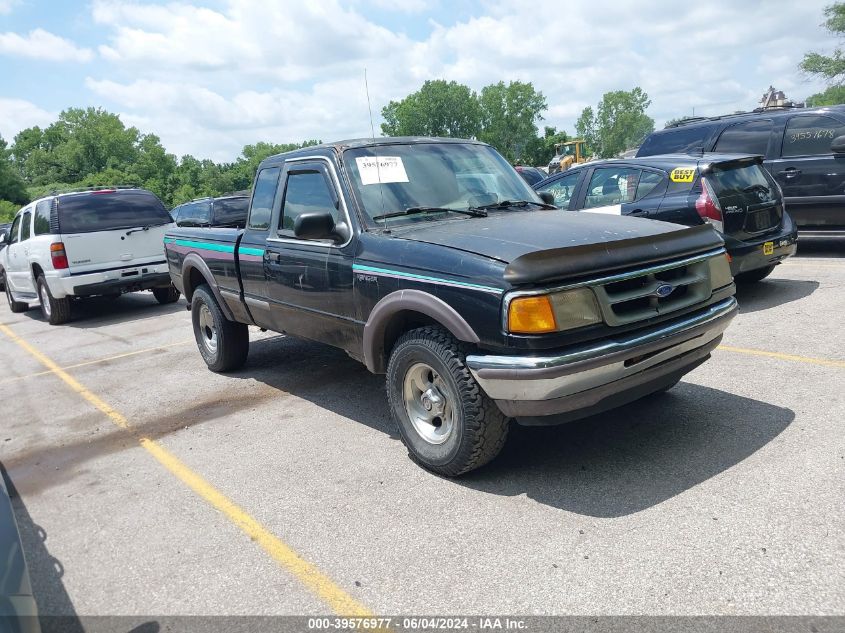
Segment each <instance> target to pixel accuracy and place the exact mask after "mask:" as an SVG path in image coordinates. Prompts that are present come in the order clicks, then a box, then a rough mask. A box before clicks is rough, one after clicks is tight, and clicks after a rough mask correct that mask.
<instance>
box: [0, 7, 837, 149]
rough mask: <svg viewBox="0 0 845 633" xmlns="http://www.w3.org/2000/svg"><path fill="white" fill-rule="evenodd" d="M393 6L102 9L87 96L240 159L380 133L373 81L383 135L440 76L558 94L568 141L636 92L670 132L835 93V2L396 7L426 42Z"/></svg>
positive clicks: (554, 101) (552, 118)
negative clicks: (395, 105) (611, 100)
mask: <svg viewBox="0 0 845 633" xmlns="http://www.w3.org/2000/svg"><path fill="white" fill-rule="evenodd" d="M0 1H2V0H0ZM386 1H387V0H348V1H347V2H346V3H345V4H341V3H340V1H339V0H324V1H322V2H319V3H316V2H315V3H304V2H303V3H272V2H270V3H268V2H266V1H265V0H227V1H225V2H222V3H220V4H217V3H215V4H214V5H213V6H214V7H215V8H208V7H204V6H198V4H197V3H193V4H192V3H191V2H190V0H186V1H175V2H172V3H170V4H164V5H162V4H146V3H141V2H137V1H136V2H133V1H124V0H94V4H93V7H92V17H93V19H94V21H95V22H96V23H97V24H98V25H99V27H100V30H101V31H102V32H103V33H104V36H103V38H104V39H103V41H102V43H101V46H100V47H99V51H100V54H101V56H102V57H103V58H104V60H106V62H107V63H108V64H109V67H108V69H107V70H104V71H102V72H100V71H99V70H96V71H91V72H90V73H89V74H90V75H91V76H89V77H88V78H87V79H86V86H87V88H88V89H89V90H90V92H91V93H92V94H93V95H94V97H95V98H96V99H97V100H98V102H99V103H100V104H101V105H103V106H104V107H106V108H109V109H112V110H118V111H120V112H121V113H122V115H123V119H124V121H127V122H131V123H133V124H135V125H138V126H139V127H140V128H142V129H144V130H145V131H152V132H156V133H157V134H159V135H160V136H161V137H162V139H163V141H164V142H165V145H166V146H167V147H168V149H170V150H171V151H174V152H176V153H192V154H195V155H198V156H210V157H213V158H216V159H226V160H231V159H232V158H233V157H234V156H235V155H236V154H237V153H238V151H239V150H240V148H241V147H242V146H243V145H244V144H246V143H252V142H255V141H257V140H264V139H266V140H271V141H276V142H282V141H299V140H303V139H308V138H320V139H323V140H327V141H328V140H335V139H339V138H342V137H347V136H358V135H360V136H364V135H369V133H370V132H369V118H368V112H367V104H366V99H365V96H364V86H363V69H364V68H367V71H368V79H369V85H370V96H371V99H372V104H373V113H374V114H375V115H376V118H377V120H376V126H378V123H379V121H378V119H379V113H380V109H381V107H382V106H383V105H384V104H386V103H387V102H388V101H389V100H391V99H401V98H402V97H404V96H405V95H407V94H408V93H409V92H411V91H413V90H416V89H417V88H419V86H420V85H421V84H422V82H423V81H425V80H426V79H434V78H444V79H448V80H452V79H454V80H456V81H459V82H463V83H466V84H468V85H469V86H470V87H471V88H473V89H474V90H480V89H481V88H482V87H483V86H484V85H486V84H489V83H492V82H496V81H499V80H504V81H509V80H517V79H518V80H522V81H531V82H533V84H534V86H535V87H536V88H537V89H539V90H541V91H542V92H543V93H544V94H545V95H546V98H547V101H548V105H549V109H548V111H547V112H546V113H545V117H546V121H545V123H546V124H550V125H555V126H557V127H562V128H564V129H566V130H567V131H569V132H570V133H571V132H573V131H574V130H573V127H574V122H575V119H576V118H577V117H578V115H579V114H580V112H581V110H582V109H583V108H584V107H585V106H587V105H592V106H595V104H596V103H597V102H598V100H599V99H600V98H601V95H602V94H603V93H604V92H607V91H610V90H619V89H630V88H632V87H634V86H637V85H639V86H641V87H642V88H643V89H644V90H645V91H646V92H647V93H648V94H649V96H650V97H651V99H652V106H651V107H650V109H649V114H650V115H651V116H652V117H653V118H654V119H655V120H656V122H657V124H658V126H659V125H661V124H662V123H663V122H664V121H665V120H667V119H669V118H674V117H678V116H681V115H684V114H690V113H691V111H692V109H693V108H694V109H695V113H696V114H720V113H724V112H731V111H733V110H738V109H746V110H747V109H749V108H752V107H754V106H755V105H756V102H757V100H758V99H759V97H760V95H761V94H762V93H763V91H764V90H765V89H766V88H767V87H768V86H769V84H770V83H771V84H774V85H775V86H776V87H778V88H779V89H781V90H784V91H785V92H786V93H787V95H788V96H789V97H791V98H793V99H802V98H804V97H806V96H807V95H809V94H811V93H813V92H816V91H818V90H819V89H821V88H822V87H823V86H821V85H820V83H819V82H817V81H808V80H807V78H805V77H803V76H802V75H801V74H800V73H799V71H798V68H797V64H798V62H799V61H800V59H801V57H802V55H803V53H804V52H805V51H808V50H815V49H819V48H824V47H825V46H826V44H825V41H826V40H825V37H826V36H825V35H824V32H823V31H822V29H821V28H820V27H819V26H818V22H820V21H821V16H822V9H823V7H824V5H825V3H828V2H829V0H807V1H806V2H802V3H793V4H784V5H779V7H778V10H777V11H773V10H772V9H771V5H770V4H767V3H764V2H762V1H760V0H756V1H755V0H749V1H748V2H745V3H730V2H727V1H723V2H718V3H717V2H711V3H699V4H698V5H695V4H694V5H690V6H686V7H685V8H684V10H683V11H681V12H679V11H676V10H674V7H676V6H677V5H676V4H671V3H662V4H659V5H650V4H647V3H645V4H644V3H642V2H632V1H630V2H621V1H617V0H591V1H590V2H586V1H582V2H572V3H570V4H568V5H567V7H566V10H565V11H563V12H559V13H550V12H544V11H537V10H536V7H534V6H532V5H530V4H527V3H514V2H512V1H511V0H484V2H482V3H480V6H479V7H477V10H476V11H475V12H474V15H475V17H470V18H466V19H461V20H459V21H456V22H455V23H444V24H437V23H434V22H431V20H430V18H428V17H427V16H426V14H425V12H424V11H425V9H426V8H427V7H429V6H430V3H429V0H413V1H412V2H411V3H410V4H403V3H401V2H400V1H399V0H396V3H395V5H393V4H392V5H391V7H393V8H395V9H397V11H398V10H399V9H402V10H403V11H407V12H418V11H423V12H422V13H415V14H413V15H409V16H408V17H406V18H405V19H407V20H415V21H417V22H419V21H422V20H426V22H425V24H426V25H427V27H428V29H429V31H430V34H429V35H428V36H427V37H425V38H422V39H413V38H411V37H410V36H408V35H406V34H404V33H403V32H392V31H391V30H389V29H386V28H384V27H383V26H380V25H378V24H375V23H374V22H372V21H370V20H368V19H367V18H366V17H365V16H364V15H363V14H362V13H361V10H362V9H363V8H372V7H376V8H379V7H380V6H381V4H382V3H384V2H386ZM435 1H436V0H435ZM400 5H401V6H400ZM443 6H445V5H443ZM460 10H461V13H462V14H467V13H472V12H471V11H469V10H468V9H467V7H466V6H463V7H462V8H461V9H460ZM394 13H395V14H397V15H398V13H397V12H394ZM441 15H442V12H441ZM813 15H815V16H818V19H808V16H813ZM397 19H398V18H397V17H396V15H394V17H393V18H392V20H393V21H394V22H395V21H396V20H397ZM401 30H402V29H401V28H400V31H401ZM104 77H108V79H105V78H104ZM377 129H378V128H377Z"/></svg>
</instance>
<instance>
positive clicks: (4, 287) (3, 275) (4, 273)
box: [0, 268, 6, 290]
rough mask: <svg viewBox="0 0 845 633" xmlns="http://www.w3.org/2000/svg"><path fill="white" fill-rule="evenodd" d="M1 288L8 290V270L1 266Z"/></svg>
mask: <svg viewBox="0 0 845 633" xmlns="http://www.w3.org/2000/svg"><path fill="white" fill-rule="evenodd" d="M0 290H6V271H5V270H3V269H2V268H0Z"/></svg>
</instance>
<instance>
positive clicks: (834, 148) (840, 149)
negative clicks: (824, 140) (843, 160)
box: [830, 136, 845, 154]
mask: <svg viewBox="0 0 845 633" xmlns="http://www.w3.org/2000/svg"><path fill="white" fill-rule="evenodd" d="M830 151H831V152H833V153H834V154H845V136H837V137H836V138H835V139H833V142H832V143H831V144H830Z"/></svg>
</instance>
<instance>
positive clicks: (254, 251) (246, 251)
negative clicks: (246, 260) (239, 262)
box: [238, 246, 264, 257]
mask: <svg viewBox="0 0 845 633" xmlns="http://www.w3.org/2000/svg"><path fill="white" fill-rule="evenodd" d="M238 253H240V254H241V255H258V256H259V257H261V256H262V255H264V249H263V248H251V247H249V246H239V247H238Z"/></svg>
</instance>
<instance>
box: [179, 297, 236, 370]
mask: <svg viewBox="0 0 845 633" xmlns="http://www.w3.org/2000/svg"><path fill="white" fill-rule="evenodd" d="M191 321H192V322H193V326H194V338H196V340H197V347H199V350H200V354H202V358H203V360H204V361H205V364H206V365H208V368H209V369H210V370H211V371H216V372H221V371H231V370H232V369H237V368H238V367H241V366H242V365H243V364H244V363H245V362H246V357H247V354H248V353H249V330H248V329H247V326H246V325H245V324H243V323H234V322H233V321H229V319H227V318H226V316H225V315H224V314H223V311H222V310H221V309H220V306H219V305H217V300H216V299H215V298H214V294H213V293H212V292H211V290H210V289H209V287H208V286H207V285H205V284H203V285H201V286H200V287H199V288H197V289H196V290H195V291H194V296H193V297H192V298H191Z"/></svg>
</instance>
